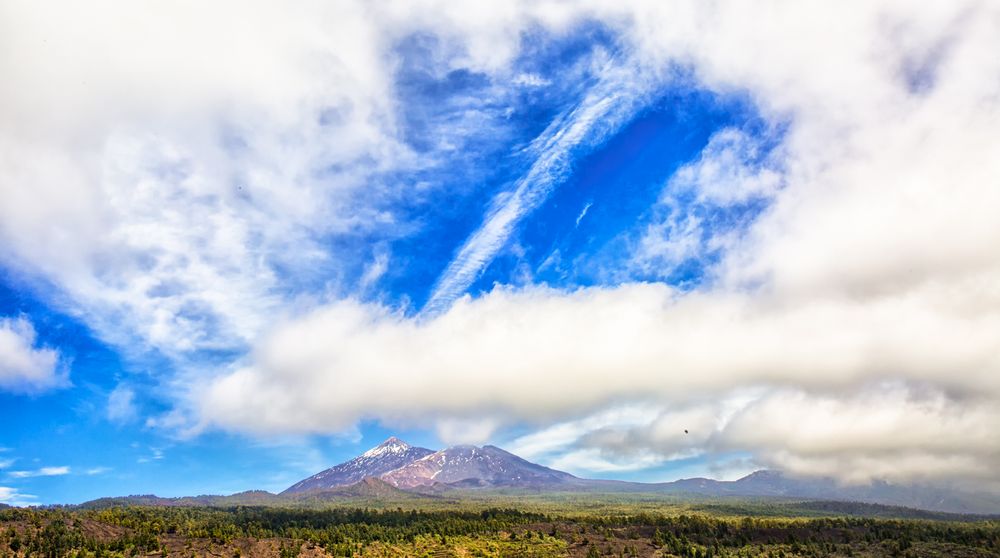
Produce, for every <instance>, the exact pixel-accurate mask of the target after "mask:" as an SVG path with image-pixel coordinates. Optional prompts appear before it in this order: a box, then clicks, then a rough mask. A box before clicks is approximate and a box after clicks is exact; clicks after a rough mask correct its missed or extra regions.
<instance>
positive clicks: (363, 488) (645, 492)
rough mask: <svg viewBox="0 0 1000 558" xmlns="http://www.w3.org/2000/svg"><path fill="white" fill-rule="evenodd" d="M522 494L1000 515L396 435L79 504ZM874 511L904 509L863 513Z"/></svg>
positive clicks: (994, 500) (994, 508)
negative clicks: (608, 471)
mask: <svg viewBox="0 0 1000 558" xmlns="http://www.w3.org/2000/svg"><path fill="white" fill-rule="evenodd" d="M508 489H510V490H508ZM522 489H523V490H530V491H532V492H543V493H544V492H553V493H556V492H577V493H581V494H582V493H589V494H591V495H592V496H591V497H594V498H598V499H600V498H602V497H604V496H607V495H611V496H614V497H615V498H626V499H627V498H628V497H629V496H628V495H629V494H632V495H635V496H634V497H638V498H643V499H646V498H649V497H663V496H670V498H672V499H673V498H677V497H679V498H687V499H691V500H693V501H698V500H701V501H703V502H707V503H706V505H711V506H737V507H739V506H740V505H746V504H747V502H751V501H754V500H757V501H766V502H771V503H779V504H781V505H786V506H795V505H800V504H801V505H807V506H808V509H809V510H812V511H815V512H820V513H822V512H834V513H840V512H842V511H843V512H844V513H846V512H850V513H852V514H859V515H871V514H879V515H886V516H901V515H900V514H902V513H906V514H910V515H907V517H909V516H911V515H912V514H913V513H915V512H914V510H931V511H934V512H948V513H953V514H985V515H990V514H992V515H994V516H996V514H998V513H1000V498H998V497H996V496H993V495H991V494H989V493H987V492H983V493H969V492H963V491H960V490H948V489H944V488H934V487H929V486H919V485H900V484H891V483H887V482H882V481H877V482H873V483H870V484H867V485H856V486H845V485H841V484H839V483H838V482H837V481H835V480H833V479H829V478H799V477H794V476H790V475H785V474H783V473H781V472H779V471H766V470H765V471H757V472H755V473H751V474H749V475H747V476H745V477H743V478H740V479H738V480H734V481H718V480H713V479H707V478H692V479H681V480H677V481H673V482H664V483H639V482H626V481H617V480H592V479H581V478H578V477H575V476H573V475H571V474H569V473H564V472H562V471H557V470H555V469H550V468H548V467H545V466H542V465H538V464H536V463H531V462H529V461H526V460H524V459H522V458H520V457H518V456H516V455H514V454H512V453H510V452H507V451H504V450H502V449H500V448H498V447H496V446H482V447H477V446H455V447H451V448H447V449H443V450H440V451H432V450H429V449H426V448H418V447H413V446H410V445H409V444H407V443H406V442H403V441H402V440H399V439H398V438H395V437H392V438H389V439H388V440H386V441H385V442H383V443H381V444H379V445H378V446H375V447H374V448H372V449H370V450H368V451H366V452H365V453H363V454H362V455H360V456H358V457H357V458H355V459H352V460H350V461H347V462H345V463H341V464H340V465H337V466H335V467H331V468H330V469H327V470H325V471H323V472H321V473H318V474H316V475H313V476H311V477H309V478H307V479H304V480H302V481H300V482H297V483H295V484H294V485H293V486H291V487H290V488H288V489H287V490H285V491H284V492H282V493H281V494H271V493H269V492H264V491H248V492H241V493H238V494H233V495H230V496H193V497H183V498H159V497H156V496H153V495H144V496H128V497H124V498H101V499H99V500H94V501H91V502H87V503H85V504H82V505H81V507H84V508H103V507H110V506H122V505H147V506H234V505H264V506H272V505H273V506H286V505H292V506H325V505H328V504H329V503H330V502H338V503H343V502H356V503H359V504H360V503H365V504H366V505H367V504H369V503H372V502H375V503H382V504H385V503H394V504H395V503H409V504H416V503H424V502H425V501H426V502H441V501H442V500H441V499H440V498H442V497H444V498H448V499H450V500H454V501H459V500H461V499H462V498H463V497H466V496H469V494H468V492H469V491H470V490H476V491H487V492H489V491H496V492H498V493H500V492H507V493H508V494H510V493H514V494H515V495H516V494H517V493H518V491H519V490H522ZM720 500H721V501H720ZM818 501H823V502H827V504H821V503H820V502H818ZM803 502H807V503H806V504H803ZM869 504H870V505H878V506H899V507H900V508H898V509H890V508H885V509H883V508H871V507H865V505H869ZM902 508H908V510H902ZM901 510H902V511H901ZM914 517H916V516H914ZM928 517H931V516H928Z"/></svg>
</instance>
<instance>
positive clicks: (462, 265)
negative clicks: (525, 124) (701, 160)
mask: <svg viewBox="0 0 1000 558" xmlns="http://www.w3.org/2000/svg"><path fill="white" fill-rule="evenodd" d="M602 64H603V65H604V68H603V69H602V70H601V71H600V72H598V81H597V83H596V84H595V85H593V86H592V87H591V88H589V89H588V90H586V91H585V93H584V94H583V99H582V100H581V101H580V102H579V103H578V104H576V105H575V106H573V107H572V108H570V109H569V110H567V111H565V112H564V113H562V114H560V115H559V116H558V117H557V118H555V119H554V120H553V121H552V123H551V124H549V126H548V127H547V128H546V129H545V131H544V132H542V134H541V135H539V136H538V137H537V138H535V140H534V141H533V142H532V143H531V145H530V146H529V147H528V149H527V152H528V153H529V154H530V155H531V158H532V159H533V163H532V164H531V166H530V167H529V168H528V169H527V171H526V172H525V174H524V175H523V176H522V177H520V178H519V179H517V180H516V181H515V182H514V184H513V185H512V187H511V189H510V190H509V191H505V192H502V193H500V194H499V195H497V196H496V198H494V200H493V202H492V204H491V206H490V209H489V210H488V212H487V214H486V216H485V217H484V219H483V222H482V224H481V225H480V226H479V228H478V229H476V231H475V232H473V233H472V234H471V235H470V236H469V238H468V239H466V240H465V242H464V243H463V244H462V246H461V247H460V248H459V249H458V251H457V253H456V254H455V257H454V259H452V261H451V262H449V264H448V266H447V268H446V269H445V270H444V272H443V273H442V274H441V276H440V277H439V278H438V280H437V283H436V284H435V286H434V289H433V291H432V292H431V295H430V297H429V299H428V301H427V303H426V304H425V305H424V308H423V310H422V314H423V315H425V316H433V315H435V314H439V313H441V312H443V311H444V310H446V309H447V308H448V306H449V305H450V304H451V303H452V302H454V300H455V299H456V298H458V297H459V296H461V295H462V294H464V293H465V292H466V290H467V289H468V288H469V286H470V285H472V283H473V282H474V281H475V280H476V278H477V277H478V276H479V275H480V274H481V273H482V271H483V270H484V269H485V268H486V266H488V265H489V263H490V261H492V259H493V258H494V257H495V256H496V255H497V253H498V252H499V251H500V249H501V248H502V247H503V246H504V244H506V243H507V241H508V240H509V239H510V237H511V235H512V234H513V233H514V231H515V229H516V227H517V225H518V224H519V223H520V221H521V220H522V219H524V218H525V217H526V216H528V215H529V214H530V213H531V212H532V211H533V210H535V209H537V208H538V207H539V206H540V205H541V204H542V203H543V202H545V200H546V199H548V197H549V194H550V193H551V192H552V190H553V189H554V188H556V187H558V186H559V184H560V182H562V181H563V180H565V179H566V177H567V175H568V174H569V173H570V172H571V171H572V165H573V161H574V160H575V159H576V158H578V157H581V156H583V155H585V154H586V153H587V151H588V150H590V149H593V148H595V147H597V146H598V145H600V144H601V143H602V142H603V141H604V140H605V139H607V138H608V137H609V136H611V135H612V134H614V133H615V132H616V131H617V130H618V129H619V128H620V127H621V126H622V125H624V124H625V123H626V122H627V121H628V120H629V119H630V118H631V117H632V116H633V115H634V114H635V111H636V110H637V109H638V108H640V107H642V106H643V104H644V99H643V97H644V95H645V94H647V93H648V90H647V88H649V87H650V86H651V83H650V82H649V81H647V80H646V79H644V78H643V77H642V76H641V67H639V66H634V65H632V64H630V63H628V62H624V63H623V62H621V61H619V60H614V59H608V60H605V61H603V62H602ZM637 72H638V73H639V74H640V75H639V76H637V75H636V73H637ZM582 217H583V215H582V214H581V216H580V218H582Z"/></svg>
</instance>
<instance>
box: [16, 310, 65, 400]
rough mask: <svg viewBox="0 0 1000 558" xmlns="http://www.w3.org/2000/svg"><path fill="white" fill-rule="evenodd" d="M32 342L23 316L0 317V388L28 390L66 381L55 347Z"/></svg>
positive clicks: (32, 333) (34, 338)
mask: <svg viewBox="0 0 1000 558" xmlns="http://www.w3.org/2000/svg"><path fill="white" fill-rule="evenodd" d="M36 342H37V335H36V333H35V328H34V326H32V325H31V322H29V321H28V320H27V319H26V318H23V317H22V318H0V389H3V390H8V391H14V392H28V393H32V392H39V391H45V390H48V389H52V388H57V387H60V386H63V385H66V383H67V374H66V370H65V366H64V365H63V363H61V362H60V357H59V351H57V350H55V349H52V348H48V347H39V346H37V345H36Z"/></svg>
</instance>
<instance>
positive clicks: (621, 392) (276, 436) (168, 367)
mask: <svg viewBox="0 0 1000 558" xmlns="http://www.w3.org/2000/svg"><path fill="white" fill-rule="evenodd" d="M997 52H1000V5H998V4H996V3H992V2H982V1H961V0H959V1H954V0H948V1H930V2H921V3H920V4H919V5H915V4H913V3H912V2H903V1H901V0H878V1H867V2H836V3H834V2H819V1H778V0H771V1H763V2H756V3H750V2H743V1H737V0H721V1H718V2H702V1H695V0H690V1H685V0H668V1H661V0H655V1H652V0H621V1H618V2H601V1H586V0H582V1H579V2H557V1H551V0H531V1H517V0H513V1H512V0H505V1H496V2H493V1H484V2H445V1H440V0H417V1H412V2H402V1H393V0H388V1H386V2H378V3H371V2H363V1H350V0H337V1H319V0H315V1H310V0H303V1H302V2H294V3H286V2H270V1H263V0H261V1H250V2H246V1H242V2H236V1H228V0H219V1H216V2H211V3H205V2H194V1H186V0H182V1H166V0H154V1H151V2H144V3H135V2H126V1H124V0H96V1H93V2H86V3H50V2H47V1H38V0H32V1H28V0H0V81H2V83H4V84H6V85H5V86H4V87H2V88H0V502H3V503H8V504H15V505H32V504H48V503H78V502H82V501H86V500H88V499H92V498H97V497H101V496H110V495H126V494H148V493H155V494H158V495H161V496H178V495H195V494H206V493H214V494H220V493H221V494H227V493H233V492H237V491H242V490H248V489H266V490H270V491H280V490H283V489H284V488H286V487H288V486H289V485H291V484H293V483H294V482H296V481H297V480H300V479H301V478H304V477H306V476H309V475H311V474H314V473H315V472H317V471H319V470H321V469H324V468H326V467H329V466H331V465H334V464H336V463H338V462H341V461H344V460H346V459H348V458H350V457H353V456H354V455H356V454H358V453H360V452H362V451H364V450H365V449H367V448H369V447H371V446H374V445H375V444H377V443H379V442H380V441H382V440H383V439H384V438H386V437H388V436H390V435H396V436H399V437H401V438H403V439H405V440H407V441H409V442H410V443H412V444H415V445H423V446H426V447H431V448H441V447H445V446H447V445H451V444H464V443H471V444H485V443H491V444H494V445H499V446H501V447H504V448H506V449H508V450H510V451H513V452H515V453H517V454H519V455H521V456H523V457H525V458H527V459H529V460H532V461H536V462H538V463H542V464H545V465H549V466H552V467H555V468H559V469H562V470H566V471H569V472H572V473H574V474H577V475H581V476H586V477H594V478H620V479H630V480H641V481H664V480H673V479H677V478H682V477H692V476H708V477H713V478H720V479H735V478H738V477H739V476H741V475H743V474H746V473H749V472H751V471H754V470H756V469H762V468H773V469H780V470H784V471H786V472H788V473H790V474H795V475H804V476H827V477H834V478H836V479H838V480H839V481H840V482H843V483H848V484H858V483H867V482H871V481H872V480H873V479H880V480H886V481H889V482H894V483H918V484H927V485H933V486H946V487H956V488H962V489H972V488H974V489H976V490H981V491H990V492H994V493H1000V436H998V435H997V432H998V431H1000V218H998V210H1000V133H998V132H997V130H998V129H1000V79H998V78H997V76H1000V57H997V56H996V53H997Z"/></svg>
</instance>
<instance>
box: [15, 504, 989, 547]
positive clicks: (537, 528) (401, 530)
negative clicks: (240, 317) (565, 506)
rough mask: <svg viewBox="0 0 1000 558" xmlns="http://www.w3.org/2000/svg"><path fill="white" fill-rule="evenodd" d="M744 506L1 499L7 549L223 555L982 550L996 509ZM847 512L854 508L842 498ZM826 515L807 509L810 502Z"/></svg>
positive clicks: (986, 543)
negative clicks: (945, 513) (875, 513)
mask: <svg viewBox="0 0 1000 558" xmlns="http://www.w3.org/2000/svg"><path fill="white" fill-rule="evenodd" d="M813 508H817V509H818V511H816V510H813V511H812V512H808V513H805V514H804V515H805V516H800V517H795V516H792V515H785V516H782V515H781V514H779V513H778V512H779V511H781V510H785V511H786V512H788V511H789V510H800V511H808V510H807V508H804V507H802V506H801V505H799V506H798V507H795V506H789V507H780V506H779V507H773V506H772V507H770V509H771V511H772V512H774V513H773V514H771V515H762V514H759V513H757V514H755V515H741V514H740V512H745V511H753V510H756V511H757V512H759V511H761V510H762V509H764V508H762V507H761V506H759V505H757V506H754V505H749V506H748V507H747V508H746V509H741V506H740V505H733V504H730V505H728V506H724V507H722V506H715V507H713V506H703V507H702V508H701V511H692V509H691V508H683V509H673V508H671V507H669V506H666V507H665V508H664V509H663V511H661V512H655V511H648V510H640V511H636V512H634V513H629V511H628V510H627V509H625V508H624V507H621V506H618V507H615V508H607V509H604V510H602V511H600V512H594V513H573V514H566V513H562V512H561V511H559V509H558V508H553V509H552V510H549V511H534V510H533V511H524V510H518V509H514V508H511V507H491V508H483V509H479V510H474V509H450V510H445V509H435V510H420V509H404V508H402V507H397V508H391V509H389V508H381V509H378V508H361V507H359V508H330V509H306V508H299V509H292V508H278V507H263V506H233V507H225V508H223V507H193V506H157V507H154V506H108V507H102V508H97V509H85V508H60V507H52V508H7V509H2V510H0V558H13V557H18V558H20V557H29V556H31V557H45V558H63V557H68V558H111V557H126V556H129V557H131V556H164V557H168V556H177V557H185V558H186V557H194V556H216V557H225V558H243V557H265V556H275V557H278V558H291V557H300V556H301V557H317V556H357V557H374V556H380V557H388V556H398V557H403V556H426V557H444V556H468V557H501V556H510V557H515V556H527V557H556V556H573V557H587V558H591V557H595V556H614V557H633V556H662V557H684V558H722V557H739V558H750V557H766V558H792V557H798V556H803V557H819V556H842V557H859V558H860V557H883V556H885V557H908V558H918V557H929V556H953V557H980V556H982V557H985V556H1000V521H997V520H996V519H989V518H966V519H964V520H942V519H912V518H909V519H901V518H887V517H870V516H861V515H850V514H849V513H845V510H844V509H843V508H838V507H834V508H833V509H829V507H828V508H827V509H825V510H824V509H823V507H822V506H813ZM846 511H847V512H850V510H846ZM820 513H822V514H826V515H825V516H809V515H815V514H820Z"/></svg>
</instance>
